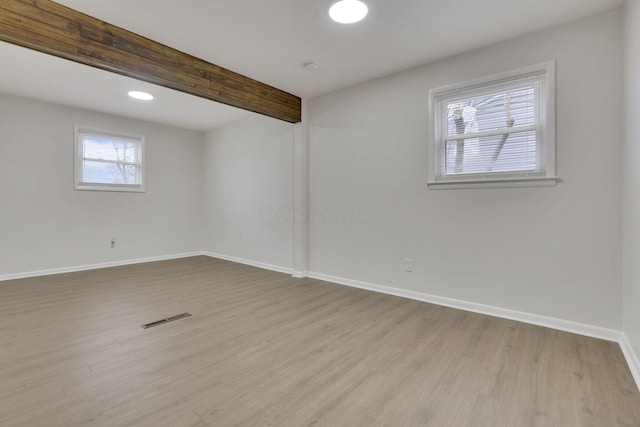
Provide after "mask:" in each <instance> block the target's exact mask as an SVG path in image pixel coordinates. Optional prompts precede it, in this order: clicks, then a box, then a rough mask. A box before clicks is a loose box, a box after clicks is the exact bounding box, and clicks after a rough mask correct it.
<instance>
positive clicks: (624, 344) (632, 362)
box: [618, 333, 640, 390]
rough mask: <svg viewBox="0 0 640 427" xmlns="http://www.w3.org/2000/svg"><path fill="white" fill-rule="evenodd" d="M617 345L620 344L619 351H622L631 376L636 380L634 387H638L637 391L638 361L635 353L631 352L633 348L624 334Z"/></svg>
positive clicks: (639, 377)
mask: <svg viewBox="0 0 640 427" xmlns="http://www.w3.org/2000/svg"><path fill="white" fill-rule="evenodd" d="M618 343H619V344H620V349H621V350H622V354H624V358H625V359H626V360H627V364H628V365H629V370H630V371H631V375H633V379H635V380H636V386H638V390H640V359H639V358H638V355H637V354H636V352H635V351H633V346H632V345H631V343H630V342H629V339H628V338H627V335H626V334H624V333H623V334H622V337H621V338H620V341H619V342H618Z"/></svg>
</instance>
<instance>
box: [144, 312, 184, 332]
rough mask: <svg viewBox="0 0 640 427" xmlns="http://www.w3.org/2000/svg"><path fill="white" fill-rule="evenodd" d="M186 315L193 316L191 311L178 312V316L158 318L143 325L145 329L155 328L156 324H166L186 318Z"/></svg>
mask: <svg viewBox="0 0 640 427" xmlns="http://www.w3.org/2000/svg"><path fill="white" fill-rule="evenodd" d="M185 317H191V314H189V313H182V314H178V315H177V316H172V317H167V318H166V319H162V320H156V321H155V322H151V323H146V324H144V325H142V328H143V329H149V328H153V327H154V326H159V325H164V324H165V323H169V322H173V321H174V320H180V319H184V318H185Z"/></svg>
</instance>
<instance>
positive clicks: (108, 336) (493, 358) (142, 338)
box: [0, 257, 640, 427]
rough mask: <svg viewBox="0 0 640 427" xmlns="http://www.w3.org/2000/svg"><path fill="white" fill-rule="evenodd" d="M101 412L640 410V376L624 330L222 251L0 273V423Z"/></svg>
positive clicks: (563, 418)
mask: <svg viewBox="0 0 640 427" xmlns="http://www.w3.org/2000/svg"><path fill="white" fill-rule="evenodd" d="M183 312H189V313H191V314H192V315H193V317H189V318H186V319H182V320H178V321H175V322H172V323H167V324H165V325H162V326H158V327H155V328H151V329H146V330H145V329H142V328H141V327H140V325H142V324H144V323H148V322H151V321H154V320H158V319H161V318H164V317H168V316H172V315H176V314H180V313H183ZM85 425H87V426H153V427H156V426H171V427H181V426H198V427H207V426H211V427H213V426H254V425H255V426H305V425H318V426H437V427H442V426H492V427H496V426H497V427H501V426H507V427H511V426H570V427H573V426H602V427H609V426H640V393H639V392H638V390H637V389H636V387H635V384H634V383H633V380H632V377H631V374H630V372H629V369H628V367H627V365H626V363H625V361H624V358H623V356H622V353H621V351H620V349H619V347H618V345H617V344H615V343H611V342H607V341H601V340H597V339H592V338H586V337H583V336H578V335H573V334H569V333H565V332H559V331H555V330H551V329H546V328H542V327H537V326H531V325H527V324H523V323H519V322H514V321H509V320H503V319H498V318H493V317H489V316H484V315H479V314H473V313H469V312H464V311H460V310H454V309H450V308H444V307H439V306H435V305H431V304H426V303H422V302H417V301H412V300H407V299H402V298H397V297H393V296H388V295H381V294H376V293H373V292H367V291H363V290H358V289H352V288H348V287H342V286H338V285H333V284H329V283H326V282H321V281H318V280H312V279H293V278H291V277H289V276H287V275H285V274H279V273H273V272H269V271H264V270H260V269H257V268H253V267H248V266H243V265H239V264H234V263H230V262H226V261H221V260H216V259H211V258H206V257H194V258H187V259H182V260H175V261H164V262H156V263H149V264H140V265H134V266H126V267H116V268H110V269H102V270H95V271H88V272H80V273H71V274H62V275H56V276H48V277H39V278H32V279H23V280H15V281H8V282H0V426H3V427H8V426H29V427H33V426H47V427H51V426H61V427H62V426H64V427H70V426H85Z"/></svg>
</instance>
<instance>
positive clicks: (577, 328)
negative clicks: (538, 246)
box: [307, 272, 640, 390]
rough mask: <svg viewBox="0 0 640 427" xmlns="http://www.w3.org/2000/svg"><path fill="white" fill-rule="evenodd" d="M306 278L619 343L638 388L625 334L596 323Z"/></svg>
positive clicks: (637, 365) (639, 370) (637, 367)
mask: <svg viewBox="0 0 640 427" xmlns="http://www.w3.org/2000/svg"><path fill="white" fill-rule="evenodd" d="M307 277H310V278H313V279H318V280H324V281H326V282H331V283H336V284H339V285H345V286H351V287H354V288H360V289H366V290H369V291H373V292H380V293H384V294H389V295H395V296H399V297H403V298H409V299H413V300H418V301H423V302H428V303H431V304H436V305H441V306H445V307H451V308H457V309H459V310H465V311H471V312H474V313H480V314H486V315H489V316H495V317H501V318H504V319H510V320H516V321H519V322H524V323H529V324H533V325H538V326H544V327H547V328H551V329H557V330H560V331H565V332H571V333H574V334H578V335H584V336H588V337H593V338H598V339H603V340H607V341H613V342H616V343H618V344H619V345H620V349H621V350H622V354H623V355H624V357H625V359H626V360H627V364H628V365H629V369H630V370H631V374H632V375H633V378H634V380H635V382H636V386H637V387H638V390H640V362H639V361H638V357H637V355H636V354H635V352H634V351H633V348H632V347H631V345H630V343H629V341H628V340H627V336H626V335H625V334H624V333H623V332H621V331H616V330H613V329H607V328H601V327H599V326H592V325H587V324H584V323H577V322H572V321H570V320H564V319H557V318H554V317H547V316H541V315H537V314H531V313H525V312H521V311H515V310H509V309H506V308H501V307H494V306H490V305H484V304H478V303H474V302H469V301H463V300H457V299H453V298H445V297H439V296H435V295H429V294H425V293H421V292H415V291H409V290H405V289H399V288H393V287H389V286H382V285H376V284H373V283H368V282H361V281H358V280H351V279H345V278H342V277H336V276H330V275H327V274H322V273H315V272H309V273H307Z"/></svg>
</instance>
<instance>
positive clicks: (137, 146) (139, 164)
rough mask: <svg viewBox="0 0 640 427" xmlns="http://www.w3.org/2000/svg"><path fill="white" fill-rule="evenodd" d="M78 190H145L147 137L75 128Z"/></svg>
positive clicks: (76, 187) (76, 184)
mask: <svg viewBox="0 0 640 427" xmlns="http://www.w3.org/2000/svg"><path fill="white" fill-rule="evenodd" d="M75 134H76V135H75V189H76V190H100V191H137V192H142V191H144V167H143V166H144V165H143V156H144V138H143V137H140V136H132V135H123V134H118V133H114V132H109V131H102V130H98V129H92V128H87V127H82V126H76V128H75Z"/></svg>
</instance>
